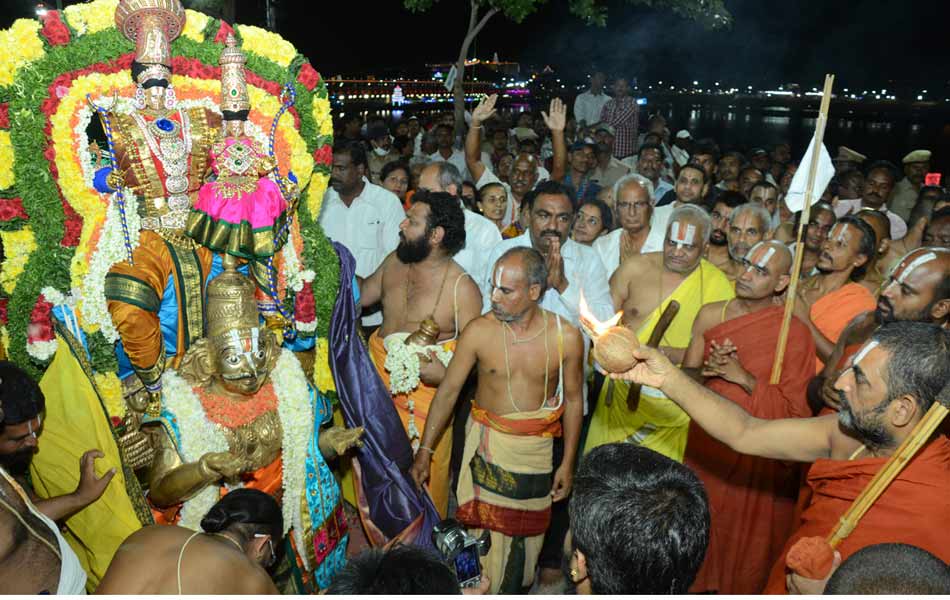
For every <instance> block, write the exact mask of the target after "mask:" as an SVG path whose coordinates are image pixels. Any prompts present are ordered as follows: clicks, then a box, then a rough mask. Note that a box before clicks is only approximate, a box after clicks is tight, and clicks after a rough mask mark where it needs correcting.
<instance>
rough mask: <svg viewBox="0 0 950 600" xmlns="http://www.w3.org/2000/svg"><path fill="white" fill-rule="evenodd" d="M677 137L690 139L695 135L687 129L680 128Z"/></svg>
mask: <svg viewBox="0 0 950 600" xmlns="http://www.w3.org/2000/svg"><path fill="white" fill-rule="evenodd" d="M676 138H677V139H680V140H690V139H693V136H691V135H690V134H689V132H688V131H686V130H685V129H680V130H679V131H677V132H676Z"/></svg>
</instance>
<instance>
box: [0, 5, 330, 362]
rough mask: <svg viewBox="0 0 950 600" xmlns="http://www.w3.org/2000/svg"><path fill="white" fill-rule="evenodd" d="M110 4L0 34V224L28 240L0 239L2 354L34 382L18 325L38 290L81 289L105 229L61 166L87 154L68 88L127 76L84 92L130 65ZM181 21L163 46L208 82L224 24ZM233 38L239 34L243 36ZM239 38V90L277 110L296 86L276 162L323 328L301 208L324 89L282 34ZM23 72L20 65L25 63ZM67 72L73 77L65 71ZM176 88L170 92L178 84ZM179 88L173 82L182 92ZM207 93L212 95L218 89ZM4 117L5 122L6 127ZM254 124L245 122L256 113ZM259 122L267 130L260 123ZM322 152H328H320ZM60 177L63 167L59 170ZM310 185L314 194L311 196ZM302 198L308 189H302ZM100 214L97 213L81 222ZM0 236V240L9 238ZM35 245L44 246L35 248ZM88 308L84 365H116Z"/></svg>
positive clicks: (316, 240)
mask: <svg viewBox="0 0 950 600" xmlns="http://www.w3.org/2000/svg"><path fill="white" fill-rule="evenodd" d="M116 4H117V0H95V1H94V2H89V3H85V4H79V5H72V6H70V7H68V8H67V9H66V10H65V11H63V12H61V13H60V12H57V11H50V12H51V13H52V14H49V13H48V14H47V17H46V18H44V20H43V24H42V25H41V24H40V23H39V22H37V21H31V20H22V22H19V23H15V24H14V26H13V27H11V29H8V30H5V31H0V129H5V128H9V129H10V130H11V132H10V133H11V138H12V139H11V144H12V147H13V156H12V157H10V159H9V160H0V169H3V168H4V167H6V168H7V169H9V168H10V166H11V165H13V171H12V172H13V174H14V175H13V179H12V185H14V186H16V187H15V189H13V188H9V187H8V188H7V189H6V190H5V191H4V193H3V197H4V198H13V197H14V196H16V197H17V198H19V199H20V200H19V201H17V200H14V201H13V202H10V201H9V200H6V201H5V203H10V206H11V207H13V208H15V209H16V210H14V211H12V212H11V211H7V212H10V213H11V217H10V218H9V219H7V220H6V221H4V222H3V223H2V224H0V228H2V229H5V230H7V231H10V232H11V233H14V232H13V231H11V230H15V229H21V228H27V229H29V230H31V231H30V232H29V233H20V232H16V233H18V234H19V235H18V236H16V237H15V238H14V239H12V240H11V241H10V243H8V244H7V248H6V249H7V260H6V262H5V264H4V265H3V269H2V270H3V275H2V277H0V279H2V280H0V286H3V288H4V289H5V290H6V291H12V292H13V293H12V294H11V296H10V300H9V313H10V320H9V323H10V324H9V331H8V332H7V333H8V338H7V339H9V342H8V343H9V344H12V346H8V349H9V354H10V356H11V358H12V359H13V360H15V361H17V362H18V363H19V364H21V366H23V367H24V368H25V369H27V370H28V371H29V372H30V374H31V375H33V376H35V377H39V376H40V374H41V369H42V365H41V364H40V365H38V364H37V363H35V362H33V361H31V360H25V359H26V358H27V356H28V355H27V354H26V352H25V351H26V341H27V339H26V338H27V335H26V327H27V323H28V322H29V315H30V313H31V311H32V310H33V308H34V306H35V303H36V299H37V298H38V296H39V291H40V288H41V287H43V286H46V285H51V286H52V287H54V288H56V289H59V290H67V289H69V288H70V287H71V285H72V286H74V287H84V286H81V285H77V284H81V283H83V282H85V279H86V277H85V276H86V275H88V270H86V267H85V265H86V264H89V267H88V268H89V269H91V268H92V265H91V263H90V262H89V258H88V257H89V256H91V255H92V254H93V252H92V250H91V249H92V248H94V247H98V246H99V243H98V242H100V241H101V240H99V237H101V235H103V233H104V232H103V229H104V228H101V227H100V226H99V225H97V224H101V223H102V222H103V214H104V213H105V211H106V202H104V198H101V197H98V196H97V195H96V194H94V193H92V192H90V191H88V190H85V193H84V194H79V193H78V192H79V186H83V185H84V184H85V182H86V180H87V178H88V173H87V172H82V176H81V177H77V176H76V169H73V170H72V171H71V174H68V173H65V172H64V171H63V168H62V167H63V166H64V165H65V164H66V163H67V162H70V161H74V163H73V164H75V165H77V166H86V165H85V164H83V163H85V162H86V161H87V159H88V150H87V149H86V148H83V147H82V146H81V145H80V144H79V139H85V138H79V136H78V135H77V134H78V132H79V130H80V129H81V125H80V122H81V120H83V119H85V118H86V115H87V114H89V113H86V111H81V112H80V110H79V108H78V106H80V103H79V102H78V100H81V99H82V96H83V94H82V93H80V92H79V91H78V89H77V90H76V91H75V96H73V95H72V94H71V91H73V90H72V86H73V85H74V84H75V83H76V82H78V81H80V80H81V78H83V77H85V76H88V75H91V74H101V75H103V76H112V75H115V77H116V78H117V79H119V78H121V79H122V80H124V83H123V84H122V85H114V86H113V85H105V84H103V87H100V88H99V89H96V90H93V91H92V95H93V96H97V95H99V96H102V95H108V94H109V93H110V92H111V89H120V90H121V89H122V88H125V93H126V94H128V93H130V92H129V91H128V90H130V89H131V87H130V86H131V83H130V79H129V78H128V72H127V69H128V68H129V64H130V62H131V59H132V54H131V51H132V44H131V43H130V42H128V41H127V40H125V38H124V37H123V36H122V34H121V33H120V32H119V31H118V30H117V29H116V28H115V26H114V11H115V7H116ZM188 15H189V16H188V21H187V23H186V32H185V35H182V36H180V37H179V38H178V39H177V40H176V41H175V42H173V44H172V54H173V56H174V59H173V61H174V64H175V72H176V75H177V74H182V75H183V76H188V77H192V78H197V79H214V80H215V84H217V79H218V71H217V69H218V68H217V66H216V64H217V60H218V56H219V54H220V48H221V47H220V44H221V43H222V42H223V40H224V34H225V33H226V32H227V31H228V30H230V27H229V26H228V25H227V24H226V23H223V22H221V21H220V20H217V19H210V18H207V17H206V16H203V15H201V14H200V13H192V12H191V11H189V13H188ZM238 29H239V30H241V29H246V28H243V27H238ZM237 33H238V36H239V37H243V36H242V32H241V31H238V32H237ZM244 33H246V34H247V38H248V39H247V40H245V41H244V48H245V50H246V51H247V52H248V64H247V69H248V71H247V75H248V83H249V84H250V85H251V86H254V87H258V88H259V89H260V93H261V95H262V99H266V98H267V96H268V94H270V95H271V96H272V98H271V100H270V101H271V102H273V103H275V104H276V103H277V100H276V99H275V97H276V95H277V94H278V93H279V90H280V88H281V86H282V85H283V83H285V82H287V81H294V82H295V88H296V91H297V98H298V103H297V107H296V109H295V110H292V111H291V114H292V116H293V120H292V121H291V120H287V123H288V125H287V126H286V127H288V129H289V130H294V131H293V133H295V134H296V133H297V132H296V129H297V128H299V134H297V135H295V136H293V138H292V139H290V140H289V141H286V142H283V144H284V145H283V147H281V143H280V142H279V143H278V152H282V153H284V155H286V156H289V157H290V159H289V161H287V162H282V164H286V165H288V166H289V167H290V168H291V169H293V170H294V172H295V174H297V176H298V180H299V181H300V183H301V190H302V192H301V193H302V195H303V198H304V199H306V200H307V201H305V202H302V203H301V209H300V210H299V214H300V215H301V218H300V223H301V225H304V227H305V229H304V231H303V232H302V235H301V237H302V238H303V239H302V250H301V252H300V253H299V256H300V257H301V259H302V261H303V265H304V266H305V268H306V270H310V271H314V272H315V273H316V277H315V280H316V281H319V282H320V285H319V286H316V288H315V289H314V290H313V295H314V297H315V310H316V313H317V314H318V315H319V316H320V319H318V320H317V323H318V326H317V330H318V331H319V330H323V331H324V333H325V331H326V329H327V328H328V325H329V320H330V319H329V316H330V313H331V311H332V309H333V304H334V301H335V298H336V290H337V282H338V278H339V275H338V268H339V265H338V261H337V257H336V255H335V253H334V252H333V251H332V249H331V247H330V242H329V240H328V239H327V238H326V237H325V236H324V235H323V233H322V231H320V229H319V227H317V226H316V219H317V217H318V216H319V212H316V213H311V214H306V213H308V210H307V208H308V207H314V208H317V209H319V201H320V200H321V199H322V195H323V191H324V190H325V184H326V177H325V175H326V173H324V176H323V177H314V174H315V172H316V171H318V170H325V171H328V167H326V166H325V165H323V164H321V165H318V166H315V165H314V162H313V155H314V154H313V153H314V152H316V151H318V150H320V149H321V148H323V147H327V148H328V147H329V145H330V144H331V143H332V138H331V137H330V135H329V134H330V133H331V129H332V127H331V121H330V119H329V106H328V103H325V102H322V100H325V99H326V97H327V94H326V86H325V84H324V83H323V81H322V80H321V78H320V76H319V73H317V72H316V70H314V69H313V67H312V66H310V65H309V63H307V62H306V61H305V60H304V59H303V58H302V57H300V56H299V55H297V54H296V52H295V51H293V55H292V56H291V49H292V46H291V45H290V44H289V43H287V42H286V41H284V40H281V38H279V36H275V35H274V34H270V33H268V32H263V31H261V32H258V31H254V30H249V32H244ZM219 38H220V39H219ZM199 40H200V41H199ZM212 40H216V41H212ZM44 44H46V45H45V46H44ZM27 65H29V68H24V67H25V66H27ZM67 66H68V67H69V68H73V69H74V70H73V71H68V72H67V71H65V70H64V69H65V68H66V67H67ZM288 71H289V72H288ZM90 81H91V80H90ZM14 83H15V84H16V85H13V84H14ZM88 85H90V86H91V85H93V84H92V83H89V84H88ZM176 87H179V85H178V81H177V80H176ZM184 87H185V86H181V90H182V91H184ZM177 91H178V90H176V92H177ZM120 93H122V92H121V91H120ZM45 94H48V95H45ZM206 95H208V94H206ZM179 96H180V97H181V94H179ZM210 96H212V97H214V98H215V99H216V97H217V91H216V90H215V91H214V93H212V94H210ZM73 98H75V99H76V100H77V101H74V102H73V104H72V106H73V107H74V108H73V109H72V111H71V112H72V115H71V116H70V118H69V119H68V121H61V122H59V123H58V124H57V125H56V134H57V136H56V137H57V138H58V139H56V140H54V139H53V136H52V135H51V134H52V129H53V128H54V124H53V122H52V118H53V116H54V115H55V114H56V113H57V112H58V111H59V110H66V109H65V107H62V106H60V104H61V103H62V102H63V101H64V100H66V99H69V100H70V101H72V99H73ZM265 101H266V100H265ZM68 112H70V111H67V113H68ZM9 115H13V118H12V121H13V122H12V123H10V122H9V121H10V117H9ZM251 118H252V120H253V119H254V117H253V114H252V117H251ZM265 121H266V119H265ZM258 125H259V126H261V125H262V124H261V123H258ZM263 126H269V122H265V123H263ZM282 128H283V127H282ZM70 133H71V134H72V135H73V136H75V137H74V138H73V140H72V145H71V148H72V151H71V152H70V151H66V154H65V155H64V157H63V160H62V161H61V160H59V158H60V154H59V152H60V151H61V150H64V149H68V148H69V147H70V145H69V144H67V145H66V146H62V144H64V143H66V139H67V138H68V137H69V136H70ZM322 152H323V155H325V154H326V152H327V150H323V151H322ZM40 156H42V157H43V158H45V159H46V160H47V161H49V172H48V173H47V172H46V170H45V169H44V168H43V166H42V163H39V164H37V162H36V160H35V158H36V157H40ZM22 157H30V161H26V162H25V163H24V161H22ZM17 158H21V161H17V160H16V159H17ZM41 160H42V159H41ZM64 161H65V162H64ZM18 162H19V163H23V164H18ZM317 167H319V168H317ZM66 171H67V172H69V171H70V169H69V168H68V167H67V168H66ZM50 174H51V175H52V178H50V176H49V175H50ZM70 182H72V183H70ZM308 183H313V184H315V186H316V187H315V188H314V189H313V190H308V189H307V188H308V187H309V186H308ZM57 184H58V187H59V189H57ZM0 189H2V188H0ZM310 191H312V192H314V194H312V195H311V194H308V192H310ZM60 195H61V196H62V200H61V199H60ZM84 201H85V202H86V203H87V204H84ZM97 203H98V205H97ZM14 205H15V206H14ZM21 207H22V208H21ZM97 212H98V215H99V216H98V218H90V217H93V215H95V214H96V213H97ZM14 213H15V214H14ZM84 213H85V214H84ZM27 224H29V226H27ZM21 231H22V229H21ZM32 231H35V234H34V233H32ZM4 239H5V241H6V236H5V237H4ZM73 246H75V248H74V247H73ZM37 248H40V249H41V250H42V251H41V252H34V250H35V249H37ZM97 249H101V248H97ZM82 293H83V296H84V297H83V298H81V303H83V302H84V301H85V300H86V299H87V298H85V297H88V296H91V294H90V293H89V291H88V290H82ZM85 312H86V311H83V312H81V321H82V323H81V324H82V326H83V328H84V329H85V330H86V333H87V335H89V336H91V337H90V342H93V341H95V342H96V344H95V346H96V348H97V352H96V353H94V354H96V356H98V357H99V358H98V359H95V360H94V361H93V362H94V366H95V368H96V369H98V368H100V366H101V367H103V368H114V364H115V361H114V358H112V357H111V355H108V354H109V352H108V350H109V342H108V341H107V340H106V339H105V338H104V337H102V335H101V334H100V333H99V332H97V331H95V329H96V327H95V326H94V325H93V326H92V327H91V328H90V324H89V323H88V322H87V320H86V318H85ZM30 358H32V357H30ZM34 360H35V359H34ZM38 367H39V368H38Z"/></svg>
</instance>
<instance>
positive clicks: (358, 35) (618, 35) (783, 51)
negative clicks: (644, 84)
mask: <svg viewBox="0 0 950 600" xmlns="http://www.w3.org/2000/svg"><path fill="white" fill-rule="evenodd" d="M275 1H276V6H277V29H278V31H279V33H281V34H283V35H284V37H286V38H287V39H289V40H290V41H291V42H293V43H294V44H295V45H296V46H297V47H298V49H300V50H301V51H302V52H303V53H304V54H306V55H307V56H308V57H309V58H310V59H311V61H312V62H313V63H314V64H315V65H316V66H317V68H318V69H319V70H321V71H322V72H323V73H324V74H325V75H327V76H332V75H336V74H344V75H357V74H379V75H391V74H394V73H397V72H400V71H404V72H415V71H416V70H417V69H420V68H421V67H422V66H423V65H424V64H425V63H427V62H430V63H431V62H446V61H451V60H454V58H455V57H456V56H457V54H458V49H459V46H460V44H461V40H462V37H463V35H464V32H465V28H466V27H467V24H468V12H467V11H468V2H464V1H462V0H442V1H441V2H438V3H437V4H436V5H435V7H434V8H433V9H432V10H431V11H430V12H429V13H427V14H424V15H415V14H412V13H410V12H409V11H407V10H406V9H404V8H403V7H402V2H400V1H399V0H374V1H372V2H369V1H364V2H353V1H344V2H333V3H332V14H331V11H326V16H325V17H323V16H321V15H318V14H315V13H314V12H313V9H314V7H316V6H318V5H323V3H317V2H313V1H312V0H275ZM70 3H71V2H68V1H67V2H66V4H70ZM47 4H48V5H51V6H52V5H55V2H47ZM4 5H5V6H9V7H11V8H12V9H13V10H11V11H9V12H5V14H4V15H3V16H2V17H0V27H6V26H8V25H9V23H10V22H12V20H13V18H15V17H19V16H27V15H29V14H30V13H31V12H32V7H33V6H34V5H35V2H30V1H27V0H5V1H4ZM566 5H567V3H566V2H563V1H555V2H549V3H547V4H545V5H543V6H542V7H541V8H540V10H539V11H538V12H537V13H536V14H535V15H533V16H531V17H528V18H527V19H526V20H525V22H524V23H522V24H521V25H516V24H513V23H511V22H509V21H507V20H505V19H503V18H501V17H500V16H496V17H495V18H494V19H493V20H492V21H491V22H489V24H488V26H487V27H486V28H485V30H484V31H483V32H482V34H481V35H480V36H479V39H478V41H477V52H478V56H479V57H482V58H491V56H492V55H493V54H494V53H495V52H497V53H498V55H499V57H500V58H501V59H502V60H516V61H520V62H522V63H523V64H525V65H529V64H530V65H543V64H550V65H551V66H552V67H554V68H555V69H556V70H558V72H559V73H560V74H563V75H565V76H566V77H569V78H573V77H580V76H582V75H583V73H584V72H585V71H586V70H587V68H588V67H589V66H590V65H594V64H596V65H598V66H600V67H601V68H603V69H606V70H607V71H608V72H610V73H624V74H626V75H627V76H629V77H639V78H640V80H641V81H644V80H647V81H650V82H653V81H656V80H662V79H667V80H671V81H675V82H676V83H687V82H691V81H692V80H699V81H700V82H701V84H702V85H711V84H712V82H714V81H720V82H721V83H722V84H723V85H724V86H736V87H740V86H741V87H744V86H745V85H749V84H751V85H754V86H756V87H759V86H767V85H773V84H778V83H782V82H796V83H801V84H803V85H806V86H809V87H810V86H811V85H816V86H819V87H820V85H821V81H822V78H823V74H824V73H825V72H834V73H836V75H837V76H838V81H837V82H836V84H837V85H842V86H844V87H847V86H855V87H857V86H867V87H872V86H878V85H881V86H883V85H885V84H887V83H889V82H901V81H905V82H910V83H913V84H918V83H920V84H925V85H928V86H929V87H933V88H941V87H943V86H944V85H946V84H947V81H948V80H950V67H948V66H947V65H948V64H950V44H948V43H947V41H946V39H947V35H948V34H950V2H947V1H945V0H904V1H903V2H894V1H893V0H852V1H851V2H843V1H835V0H786V1H784V2H781V1H775V0H726V5H727V7H728V8H729V10H730V11H731V12H732V14H733V17H734V24H733V27H732V28H731V29H729V30H725V31H705V30H703V29H702V27H701V26H699V25H698V24H695V23H691V22H688V21H685V20H683V19H680V18H678V17H676V16H675V15H673V14H672V13H670V12H669V11H666V10H663V9H646V8H641V7H635V6H629V5H627V4H625V3H624V2H622V1H609V2H607V6H608V7H609V17H608V25H607V27H606V28H603V29H602V28H598V27H586V26H585V25H583V24H582V22H581V21H579V20H578V19H576V18H574V17H572V16H571V15H570V14H569V13H568V11H567V7H566ZM324 6H326V5H324ZM263 7H264V2H263V0H237V20H238V21H239V22H243V23H249V24H263V21H264V8H263Z"/></svg>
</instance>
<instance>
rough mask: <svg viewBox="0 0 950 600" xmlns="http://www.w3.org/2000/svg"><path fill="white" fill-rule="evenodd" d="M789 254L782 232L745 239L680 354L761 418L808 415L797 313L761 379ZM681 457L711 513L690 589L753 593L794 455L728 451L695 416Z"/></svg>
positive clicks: (788, 507)
mask: <svg viewBox="0 0 950 600" xmlns="http://www.w3.org/2000/svg"><path fill="white" fill-rule="evenodd" d="M756 208H760V209H761V207H759V206H756ZM737 210H738V209H737ZM762 210H764V209H762ZM733 216H735V213H733ZM791 262H792V255H791V252H789V250H788V248H787V247H786V246H785V245H784V244H782V243H781V242H776V241H771V242H760V243H758V244H756V245H755V246H753V247H752V249H751V250H750V251H749V252H748V254H747V255H746V256H745V258H744V259H743V261H742V264H743V268H742V270H740V271H738V273H737V274H738V277H737V278H736V298H735V299H733V300H726V301H725V302H714V303H712V304H707V305H705V306H704V307H703V308H702V309H700V311H699V315H698V316H697V317H696V322H695V323H694V324H693V339H692V342H690V345H689V348H688V349H687V351H686V358H685V359H684V360H683V368H684V370H686V371H687V372H689V371H690V370H694V371H695V373H696V375H697V376H698V377H704V379H705V380H704V381H703V385H705V386H706V387H707V388H708V389H710V390H712V391H714V392H716V393H718V394H722V396H723V397H725V398H727V399H729V400H731V401H732V402H735V403H736V404H737V405H738V406H740V407H742V408H743V409H744V410H745V411H747V412H748V413H749V414H750V415H752V416H753V417H757V418H760V419H784V418H792V417H798V418H801V417H810V416H812V415H811V411H810V409H809V407H808V403H807V402H806V401H805V393H804V392H805V387H806V386H807V385H808V381H809V380H810V379H811V377H812V375H813V374H814V372H815V343H814V341H813V340H812V337H811V333H810V332H809V331H808V328H807V327H806V326H805V325H804V324H803V323H802V322H801V321H799V320H798V319H792V322H791V328H790V330H789V336H788V349H787V351H786V352H785V356H784V359H783V364H782V378H781V380H780V381H779V383H778V384H776V385H770V384H769V374H770V373H771V370H772V363H773V361H774V358H775V344H776V341H777V340H778V335H779V330H780V329H781V326H782V317H783V313H784V309H783V307H782V305H780V304H776V303H775V299H776V298H778V297H780V296H781V295H782V294H783V293H784V292H785V290H786V288H787V286H788V283H789V275H788V271H789V266H790V265H791ZM701 381H702V379H701ZM685 462H686V464H687V465H688V466H689V467H690V468H692V469H693V471H694V472H695V473H696V474H697V475H698V476H699V478H700V479H701V480H702V482H703V486H704V487H705V488H706V494H707V495H708V497H709V512H710V517H711V523H710V530H709V548H708V550H707V551H706V560H705V561H704V562H703V566H702V569H700V571H699V574H698V575H697V576H696V580H695V581H694V582H693V586H692V588H691V589H692V591H694V592H703V591H716V592H718V593H720V594H757V593H759V592H760V591H762V587H763V586H764V585H765V581H766V579H767V578H768V574H769V569H770V568H771V567H772V563H774V562H775V559H776V558H778V557H779V555H780V553H781V552H782V547H783V545H784V544H785V540H787V539H788V536H789V535H790V534H791V533H792V531H794V528H795V499H796V498H797V496H798V483H799V480H800V473H799V465H796V464H794V463H792V464H789V463H786V462H782V461H777V460H770V459H767V458H759V457H756V456H747V455H743V454H739V453H737V452H734V451H733V450H731V449H729V448H728V447H727V446H726V445H724V444H722V443H721V442H719V441H717V440H715V439H713V438H712V437H710V435H709V434H708V433H706V432H705V431H703V429H702V428H701V427H699V425H698V424H697V423H696V422H695V421H693V422H692V423H690V428H689V437H688V438H687V442H686V459H685Z"/></svg>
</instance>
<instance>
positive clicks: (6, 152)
mask: <svg viewBox="0 0 950 600" xmlns="http://www.w3.org/2000/svg"><path fill="white" fill-rule="evenodd" d="M13 161H14V156H13V144H12V143H10V132H9V131H0V190H3V189H6V188H9V187H13V182H14V176H13Z"/></svg>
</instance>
